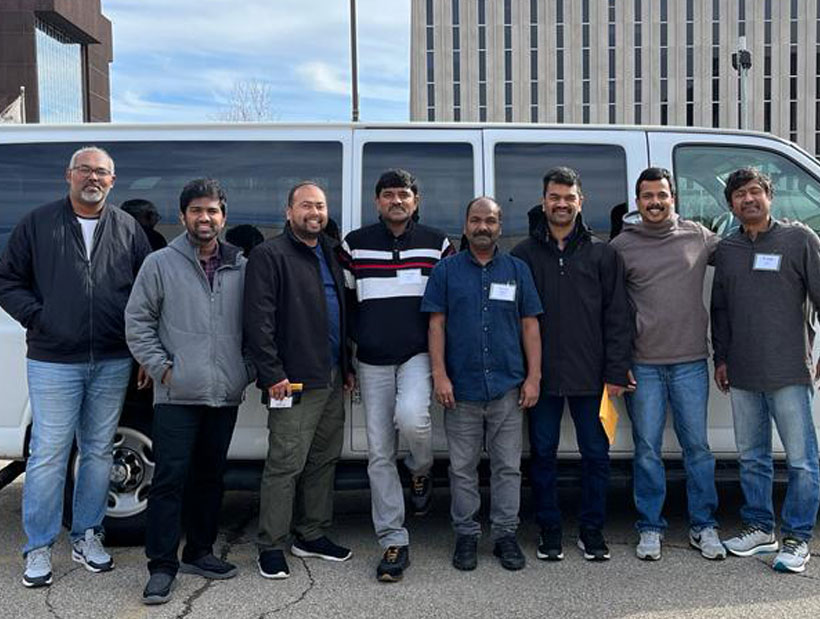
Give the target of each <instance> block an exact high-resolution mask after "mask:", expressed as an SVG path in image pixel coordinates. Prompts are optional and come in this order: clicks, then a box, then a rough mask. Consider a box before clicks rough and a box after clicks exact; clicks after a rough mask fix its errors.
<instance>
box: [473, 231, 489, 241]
mask: <svg viewBox="0 0 820 619" xmlns="http://www.w3.org/2000/svg"><path fill="white" fill-rule="evenodd" d="M472 236H473V238H475V237H477V236H486V237H487V238H488V239H491V238H493V235H492V234H490V233H489V232H473V234H472Z"/></svg>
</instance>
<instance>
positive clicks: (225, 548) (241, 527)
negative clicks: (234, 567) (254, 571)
mask: <svg viewBox="0 0 820 619" xmlns="http://www.w3.org/2000/svg"><path fill="white" fill-rule="evenodd" d="M254 515H255V514H254V512H253V510H249V511H248V512H246V515H245V518H243V519H242V520H241V521H240V522H238V523H237V524H236V525H235V526H233V527H231V528H229V529H227V531H226V533H225V543H224V544H222V548H221V550H220V552H219V558H220V559H222V560H223V561H227V560H228V555H229V554H230V552H231V550H232V549H233V547H234V546H237V545H239V544H240V543H242V542H240V540H241V539H242V535H243V534H244V532H245V527H247V526H248V524H249V523H250V522H251V520H253V518H254ZM214 582H216V581H214V580H209V579H207V578H206V579H205V583H204V584H203V585H202V586H201V587H199V588H198V589H195V590H194V591H193V592H192V593H191V594H190V595H189V596H188V597H186V598H185V600H184V601H183V607H182V611H181V612H180V613H179V614H178V615H176V617H175V619H184V618H185V617H187V616H189V615H190V614H191V613H192V612H193V610H194V603H195V602H196V601H197V600H198V599H199V598H201V597H202V596H203V595H205V593H206V592H207V591H208V589H210V588H211V586H213V584H214Z"/></svg>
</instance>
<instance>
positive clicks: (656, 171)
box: [635, 166, 677, 198]
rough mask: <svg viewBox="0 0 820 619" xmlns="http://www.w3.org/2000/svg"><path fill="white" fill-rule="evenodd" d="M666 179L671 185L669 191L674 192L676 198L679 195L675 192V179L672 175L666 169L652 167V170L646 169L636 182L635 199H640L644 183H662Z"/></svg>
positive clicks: (673, 195)
mask: <svg viewBox="0 0 820 619" xmlns="http://www.w3.org/2000/svg"><path fill="white" fill-rule="evenodd" d="M663 179H666V182H667V183H669V191H671V192H672V197H673V198H674V197H675V194H676V193H677V192H676V190H675V179H673V178H672V173H671V172H670V171H669V170H667V169H666V168H660V167H656V166H652V167H650V168H646V170H644V171H643V172H641V175H640V176H639V177H638V180H637V181H635V197H636V198H637V197H639V196H640V195H641V183H642V182H644V181H662V180H663Z"/></svg>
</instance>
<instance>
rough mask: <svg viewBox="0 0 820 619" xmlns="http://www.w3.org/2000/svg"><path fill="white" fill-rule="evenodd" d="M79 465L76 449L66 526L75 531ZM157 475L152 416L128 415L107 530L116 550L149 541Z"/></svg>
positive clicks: (118, 436) (117, 443)
mask: <svg viewBox="0 0 820 619" xmlns="http://www.w3.org/2000/svg"><path fill="white" fill-rule="evenodd" d="M78 464H79V461H78V458H77V449H76V446H75V448H74V449H72V451H71V456H70V458H69V461H68V471H67V474H66V483H65V495H64V507H63V524H64V525H65V526H66V527H67V528H70V527H71V516H72V508H73V505H72V498H73V496H74V479H75V476H76V472H77V466H78ZM153 475H154V454H153V451H152V441H151V416H150V414H148V415H145V416H142V415H127V416H126V413H125V411H124V413H123V418H122V419H120V423H119V425H118V427H117V431H116V433H115V435H114V463H113V466H112V468H111V485H110V486H109V493H108V509H107V511H106V516H105V519H104V520H103V527H104V529H105V543H106V544H108V545H113V546H139V545H142V544H143V543H144V540H145V526H146V508H147V506H148V502H147V499H148V489H149V488H150V486H151V480H152V479H153Z"/></svg>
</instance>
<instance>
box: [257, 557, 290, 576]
mask: <svg viewBox="0 0 820 619" xmlns="http://www.w3.org/2000/svg"><path fill="white" fill-rule="evenodd" d="M256 567H258V568H259V575H260V576H262V578H267V579H268V580H284V579H285V578H290V572H276V573H275V574H268V573H266V572H264V571H262V566H261V565H259V560H258V559H257V561H256Z"/></svg>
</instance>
